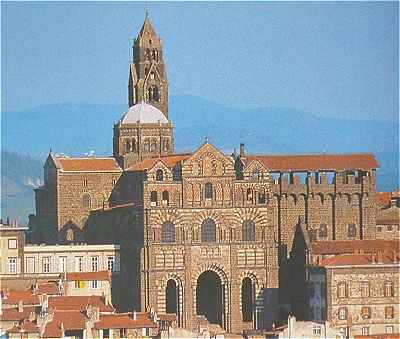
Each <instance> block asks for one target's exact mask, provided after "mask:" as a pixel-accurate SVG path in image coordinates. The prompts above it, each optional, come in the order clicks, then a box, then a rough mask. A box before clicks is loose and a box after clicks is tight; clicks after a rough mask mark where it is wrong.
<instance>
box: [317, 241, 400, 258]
mask: <svg viewBox="0 0 400 339" xmlns="http://www.w3.org/2000/svg"><path fill="white" fill-rule="evenodd" d="M360 250H363V251H364V252H365V253H369V252H371V251H373V250H387V251H392V252H393V251H396V252H399V246H398V241H396V240H334V241H316V242H313V243H312V244H311V251H312V253H313V254H322V255H328V254H352V253H355V252H358V251H360Z"/></svg>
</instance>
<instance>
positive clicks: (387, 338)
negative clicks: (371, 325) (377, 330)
mask: <svg viewBox="0 0 400 339" xmlns="http://www.w3.org/2000/svg"><path fill="white" fill-rule="evenodd" d="M354 339H400V333H390V334H389V333H381V334H357V335H355V336H354Z"/></svg>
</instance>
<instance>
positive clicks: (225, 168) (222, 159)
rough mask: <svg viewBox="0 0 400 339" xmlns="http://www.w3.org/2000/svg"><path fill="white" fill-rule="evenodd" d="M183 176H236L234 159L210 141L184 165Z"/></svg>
mask: <svg viewBox="0 0 400 339" xmlns="http://www.w3.org/2000/svg"><path fill="white" fill-rule="evenodd" d="M182 175H183V176H197V177H210V176H222V175H224V176H234V175H235V172H234V161H233V159H232V158H230V157H228V156H226V155H225V154H223V153H222V152H220V151H219V150H218V149H217V148H216V147H214V146H213V145H211V144H209V143H208V142H207V143H205V144H204V145H202V146H201V147H200V148H199V149H198V150H197V151H196V152H194V153H193V155H192V156H191V157H190V158H189V159H187V160H185V161H184V162H183V165H182Z"/></svg>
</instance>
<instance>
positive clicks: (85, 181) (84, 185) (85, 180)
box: [83, 179, 87, 187]
mask: <svg viewBox="0 0 400 339" xmlns="http://www.w3.org/2000/svg"><path fill="white" fill-rule="evenodd" d="M83 187H87V179H84V180H83Z"/></svg>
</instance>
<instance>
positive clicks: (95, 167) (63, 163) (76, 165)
mask: <svg viewBox="0 0 400 339" xmlns="http://www.w3.org/2000/svg"><path fill="white" fill-rule="evenodd" d="M57 160H58V162H59V164H60V168H61V169H62V170H63V171H67V172H80V171H122V169H121V167H119V165H118V163H117V161H116V160H115V159H114V158H57Z"/></svg>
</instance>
